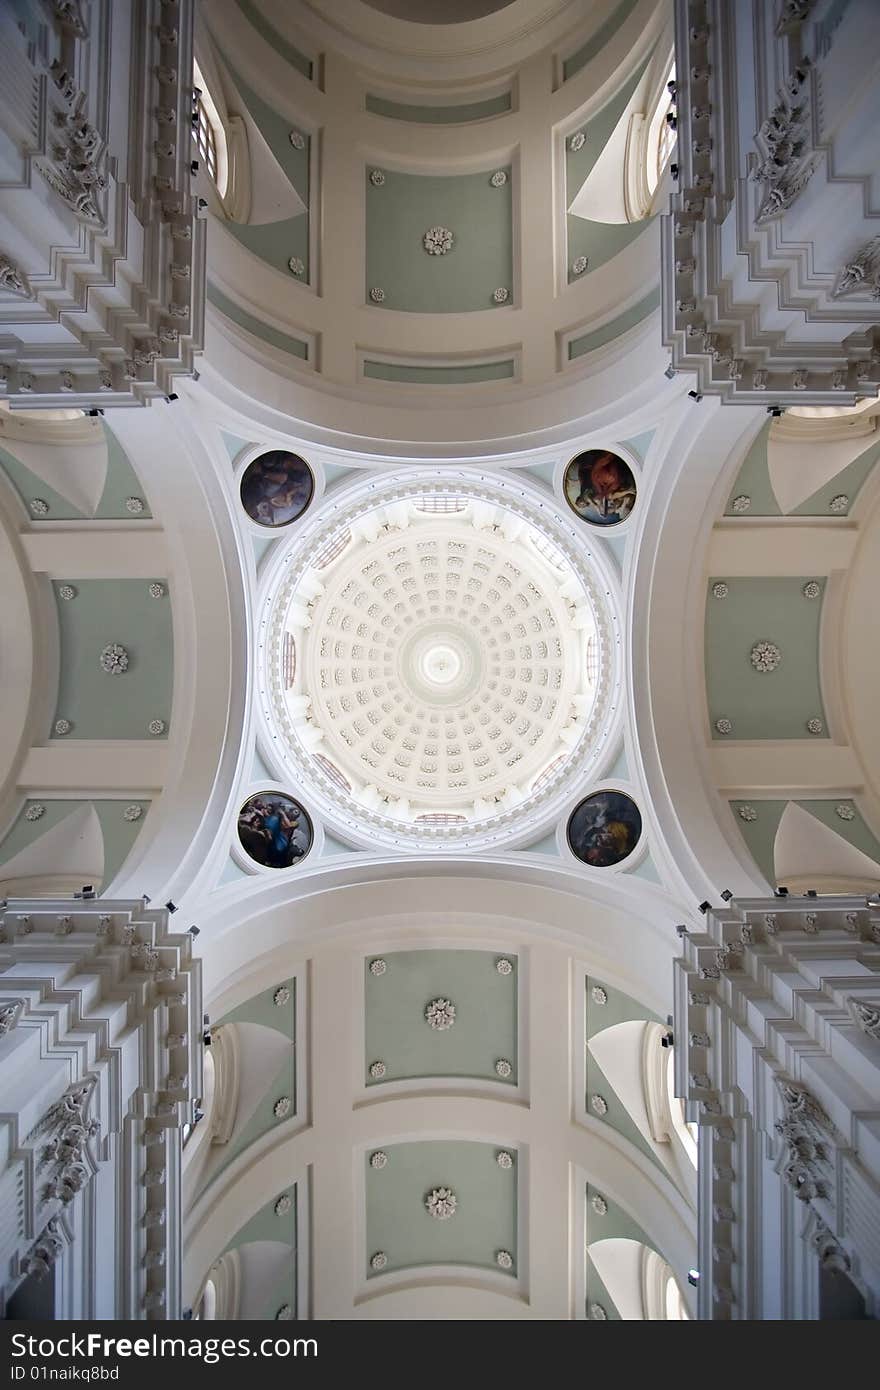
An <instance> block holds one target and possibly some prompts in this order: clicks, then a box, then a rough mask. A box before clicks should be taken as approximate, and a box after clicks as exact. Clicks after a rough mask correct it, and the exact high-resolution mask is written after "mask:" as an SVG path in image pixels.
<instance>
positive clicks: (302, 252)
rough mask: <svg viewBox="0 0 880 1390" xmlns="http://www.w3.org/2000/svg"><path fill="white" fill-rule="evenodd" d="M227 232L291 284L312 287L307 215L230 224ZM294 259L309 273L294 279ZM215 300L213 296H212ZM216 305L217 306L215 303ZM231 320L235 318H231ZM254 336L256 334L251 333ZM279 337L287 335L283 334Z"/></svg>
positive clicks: (227, 224)
mask: <svg viewBox="0 0 880 1390" xmlns="http://www.w3.org/2000/svg"><path fill="white" fill-rule="evenodd" d="M226 227H227V229H228V230H229V231H230V232H231V233H232V235H233V236H234V237H235V238H236V240H237V241H240V242H241V244H242V246H244V247H246V249H247V250H248V251H250V252H251V253H252V255H254V256H259V258H260V260H261V261H265V262H266V264H267V265H271V266H274V268H275V269H276V270H280V271H282V273H283V274H284V275H286V276H287V277H288V279H289V280H291V281H293V280H294V279H295V280H297V281H298V282H300V283H303V282H306V283H308V279H309V219H308V216H307V215H306V214H305V213H300V215H299V217H285V218H282V219H281V220H280V221H278V222H262V223H260V224H258V225H257V226H254V227H251V226H248V225H246V224H245V223H243V222H227V223H226ZM291 256H298V257H299V259H300V260H301V261H302V263H303V265H304V266H305V273H304V274H303V275H301V276H296V277H294V276H293V275H292V274H291V271H290V267H289V265H288V264H287V262H288V261H289V260H290V258H291ZM209 298H211V296H209ZM212 302H216V301H213V300H212ZM230 317H233V316H232V315H230ZM251 331H252V332H253V330H251ZM278 336H279V337H284V336H286V335H284V334H279V335H278ZM287 350H288V351H290V349H289V348H288V349H287Z"/></svg>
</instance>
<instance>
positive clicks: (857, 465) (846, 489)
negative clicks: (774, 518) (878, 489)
mask: <svg viewBox="0 0 880 1390" xmlns="http://www.w3.org/2000/svg"><path fill="white" fill-rule="evenodd" d="M878 458H880V444H873V445H872V446H871V447H870V448H869V449H865V450H864V451H863V452H862V453H861V454H858V455H857V456H856V457H855V458H854V459H853V461H852V463H848V464H847V466H846V468H844V469H842V470H841V472H840V473H838V474H836V476H835V477H833V478H832V479H831V481H830V482H827V483H825V484H824V486H822V487H820V488H819V490H818V492H814V493H813V495H812V497H808V498H807V500H806V501H805V502H801V504H800V506H798V507H795V508H794V510H793V511H792V512H791V513H790V515H791V516H828V515H833V513H831V512H830V509H829V504H830V502H831V499H832V497H840V496H844V497H848V498H849V508H848V510H851V509H852V504H853V502H854V501H855V500H856V497H857V496H858V494H859V491H860V489H861V487H862V486H863V484H864V483H865V481H866V480H867V478H868V476H869V474H870V473H871V470H872V469H873V467H874V464H875V463H876V462H877V460H878ZM843 515H846V513H843Z"/></svg>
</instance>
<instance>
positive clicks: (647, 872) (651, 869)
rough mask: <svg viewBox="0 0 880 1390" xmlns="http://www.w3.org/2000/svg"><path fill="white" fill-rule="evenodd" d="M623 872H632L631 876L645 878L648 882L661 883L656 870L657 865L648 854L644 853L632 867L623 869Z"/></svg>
mask: <svg viewBox="0 0 880 1390" xmlns="http://www.w3.org/2000/svg"><path fill="white" fill-rule="evenodd" d="M623 872H624V873H625V874H632V876H633V878H645V879H647V880H648V882H649V883H662V882H663V880H662V878H661V877H660V875H659V874H658V872H657V865H656V864H655V863H654V861H653V859H652V858H651V856H650V854H646V855H645V857H644V859H641V860H640V861H639V863H638V864H637V865H636V867H635V868H634V869H624V871H623Z"/></svg>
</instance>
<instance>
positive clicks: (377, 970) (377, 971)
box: [370, 956, 388, 978]
mask: <svg viewBox="0 0 880 1390" xmlns="http://www.w3.org/2000/svg"><path fill="white" fill-rule="evenodd" d="M387 969H388V966H387V964H386V963H385V961H384V960H383V959H382V957H381V956H377V958H376V959H375V960H371V961H370V974H371V975H374V976H376V977H377V978H378V976H380V975H384V974H385V971H386V970H387Z"/></svg>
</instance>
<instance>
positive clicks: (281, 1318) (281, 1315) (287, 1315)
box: [275, 1303, 293, 1322]
mask: <svg viewBox="0 0 880 1390" xmlns="http://www.w3.org/2000/svg"><path fill="white" fill-rule="evenodd" d="M292 1319H293V1309H292V1308H291V1306H290V1304H289V1303H282V1305H281V1307H280V1308H279V1309H278V1312H277V1313H276V1314H275V1321H276V1322H290V1321H291V1320H292Z"/></svg>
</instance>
